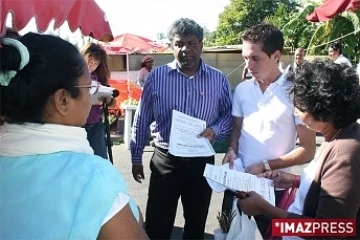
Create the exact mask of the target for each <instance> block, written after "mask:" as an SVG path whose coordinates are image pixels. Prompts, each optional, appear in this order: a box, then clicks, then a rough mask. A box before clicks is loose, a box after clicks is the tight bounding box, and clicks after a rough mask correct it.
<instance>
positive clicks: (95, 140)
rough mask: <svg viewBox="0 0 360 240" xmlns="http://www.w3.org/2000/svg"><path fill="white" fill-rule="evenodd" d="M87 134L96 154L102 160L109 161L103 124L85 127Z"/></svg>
mask: <svg viewBox="0 0 360 240" xmlns="http://www.w3.org/2000/svg"><path fill="white" fill-rule="evenodd" d="M85 129H86V132H87V139H88V141H89V143H90V147H91V148H92V149H93V150H94V154H95V155H98V156H100V157H102V158H105V159H108V155H107V149H106V141H105V139H106V138H105V126H104V124H103V123H102V122H98V123H95V124H87V125H85Z"/></svg>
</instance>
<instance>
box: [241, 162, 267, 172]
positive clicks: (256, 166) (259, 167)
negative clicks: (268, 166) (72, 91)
mask: <svg viewBox="0 0 360 240" xmlns="http://www.w3.org/2000/svg"><path fill="white" fill-rule="evenodd" d="M245 172H246V173H250V174H254V175H258V174H260V173H263V172H265V166H264V163H263V162H259V163H253V164H251V165H250V166H248V167H247V168H246V169H245Z"/></svg>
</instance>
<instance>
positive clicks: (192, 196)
mask: <svg viewBox="0 0 360 240" xmlns="http://www.w3.org/2000/svg"><path fill="white" fill-rule="evenodd" d="M168 38H169V40H170V41H171V44H172V48H173V51H174V56H175V60H174V61H173V62H171V63H168V64H166V65H163V66H160V67H158V68H156V69H154V70H152V71H151V72H150V74H149V76H148V78H147V80H146V82H145V86H144V90H143V93H142V96H141V100H140V103H139V107H138V111H137V113H136V115H135V120H134V129H133V131H134V132H133V138H132V142H131V145H130V146H131V155H132V163H133V167H132V173H133V177H134V179H135V180H136V181H138V182H140V183H141V181H142V180H143V179H144V171H143V165H142V154H143V149H144V146H145V144H146V142H147V138H148V136H149V132H148V131H149V125H150V123H151V122H153V121H155V122H156V126H155V129H154V130H153V133H154V134H155V136H156V138H155V151H154V155H153V156H152V158H151V162H150V169H151V176H150V186H149V198H148V202H147V208H146V232H147V233H148V235H149V237H150V239H169V238H170V237H171V232H172V229H173V225H174V221H175V215H176V210H177V205H178V201H179V198H180V197H181V202H182V205H183V209H184V218H185V226H184V230H183V238H184V239H203V238H204V229H205V222H206V218H207V214H208V208H209V204H210V198H211V189H210V187H209V186H208V184H207V182H206V180H205V178H204V177H203V171H204V168H205V165H206V164H207V163H209V164H214V156H211V157H191V158H189V157H175V156H173V155H171V154H170V153H169V152H168V148H169V137H170V128H171V120H172V110H173V109H175V110H177V111H180V112H183V113H185V114H187V115H190V116H193V117H196V118H199V119H202V120H205V121H206V126H207V128H206V129H205V130H204V132H203V133H201V134H200V137H206V138H207V139H209V140H210V142H212V141H214V140H215V139H216V140H221V139H223V138H224V137H226V136H228V135H229V134H230V128H231V124H232V118H231V106H232V105H231V92H230V85H229V82H228V80H227V78H226V76H225V75H224V74H223V73H222V72H221V71H219V70H217V69H215V68H213V67H210V66H209V65H207V64H205V63H204V61H203V60H202V59H201V58H200V56H201V53H202V48H203V42H202V41H203V29H202V27H200V25H199V24H197V23H196V22H195V21H193V20H191V19H187V18H181V19H178V20H176V21H175V22H174V23H173V24H172V25H171V27H170V29H169V32H168Z"/></svg>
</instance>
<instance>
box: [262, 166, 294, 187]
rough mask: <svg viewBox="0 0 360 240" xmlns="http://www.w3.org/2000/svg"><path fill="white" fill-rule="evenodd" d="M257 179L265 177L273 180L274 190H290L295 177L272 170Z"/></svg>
mask: <svg viewBox="0 0 360 240" xmlns="http://www.w3.org/2000/svg"><path fill="white" fill-rule="evenodd" d="M258 177H265V178H269V179H272V180H273V186H274V187H275V188H290V187H292V186H293V182H294V179H295V175H294V174H291V173H287V172H284V171H279V170H274V171H268V172H264V173H261V174H259V175H258Z"/></svg>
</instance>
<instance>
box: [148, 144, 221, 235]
mask: <svg viewBox="0 0 360 240" xmlns="http://www.w3.org/2000/svg"><path fill="white" fill-rule="evenodd" d="M206 163H209V164H214V157H198V158H181V157H175V156H173V155H171V154H169V153H167V151H166V150H163V149H160V148H156V149H155V151H154V154H153V156H152V159H151V162H150V169H151V177H150V186H149V198H148V202H147V207H146V217H145V220H146V227H145V229H146V232H147V234H148V236H149V238H150V239H170V237H171V233H172V229H173V226H174V222H175V216H176V210H177V205H178V201H179V198H180V197H181V202H182V205H183V210H184V218H185V226H184V230H183V239H203V238H204V229H205V222H206V218H207V214H208V209H209V205H210V199H211V192H212V191H211V189H210V187H209V185H208V184H207V182H206V179H205V178H204V177H203V172H204V168H205V165H206Z"/></svg>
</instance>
